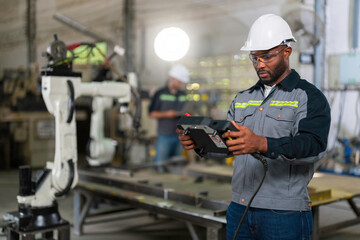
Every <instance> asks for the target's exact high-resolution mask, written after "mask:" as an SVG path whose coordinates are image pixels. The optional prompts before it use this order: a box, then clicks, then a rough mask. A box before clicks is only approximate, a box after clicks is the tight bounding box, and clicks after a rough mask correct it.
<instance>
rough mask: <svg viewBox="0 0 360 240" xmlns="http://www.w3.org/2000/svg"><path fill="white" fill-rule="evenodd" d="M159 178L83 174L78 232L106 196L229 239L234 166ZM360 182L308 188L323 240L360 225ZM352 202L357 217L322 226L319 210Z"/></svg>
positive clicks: (321, 179)
mask: <svg viewBox="0 0 360 240" xmlns="http://www.w3.org/2000/svg"><path fill="white" fill-rule="evenodd" d="M170 171H171V172H172V173H162V174H159V173H157V172H154V171H153V170H151V169H147V170H140V171H136V172H127V171H119V172H116V171H114V172H111V173H110V172H101V171H99V170H96V171H93V170H79V179H80V181H79V184H78V186H77V187H76V189H75V199H74V211H75V212H74V229H75V233H76V234H79V235H81V234H83V224H84V222H85V218H86V217H87V216H88V213H89V209H90V206H91V204H92V201H93V199H94V198H95V197H97V198H98V197H102V198H105V199H110V200H113V201H117V202H120V203H125V204H127V205H129V206H131V207H133V208H139V209H144V210H147V211H149V212H152V213H158V214H162V215H166V216H168V217H171V218H174V219H177V220H180V221H184V222H185V223H186V224H187V227H188V229H189V232H190V234H191V236H192V238H193V239H198V237H197V235H196V232H195V231H194V228H193V224H195V225H199V226H202V227H205V228H206V236H207V239H208V240H212V239H225V227H226V219H225V214H226V209H227V206H228V204H229V203H230V201H231V184H230V180H231V175H232V167H229V166H224V165H214V166H210V165H208V166H205V165H203V164H192V165H189V166H186V167H182V168H179V167H177V168H176V167H175V168H172V169H171V168H170ZM359 182H360V179H359V178H354V177H345V176H337V175H331V174H323V173H316V174H315V176H314V178H313V180H312V181H311V183H310V184H309V194H310V198H311V200H312V202H313V206H312V209H313V219H314V232H313V236H312V239H313V240H318V239H319V238H320V237H321V236H324V235H328V234H330V233H332V232H334V231H336V230H338V229H340V228H344V227H348V226H351V225H354V224H359V223H360V209H359V207H358V206H356V204H355V203H354V201H353V198H355V197H359V196H360V184H358V183H359ZM338 201H347V202H348V203H349V206H350V208H351V209H352V210H353V211H354V213H355V216H356V217H355V218H354V219H351V220H348V221H345V222H339V223H336V224H332V225H329V226H325V227H321V228H320V227H319V221H320V219H319V208H320V206H323V205H325V204H331V203H334V202H338Z"/></svg>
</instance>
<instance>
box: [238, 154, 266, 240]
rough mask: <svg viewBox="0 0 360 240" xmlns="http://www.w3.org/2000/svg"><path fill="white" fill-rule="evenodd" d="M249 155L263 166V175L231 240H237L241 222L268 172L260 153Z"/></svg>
mask: <svg viewBox="0 0 360 240" xmlns="http://www.w3.org/2000/svg"><path fill="white" fill-rule="evenodd" d="M251 155H252V156H253V157H254V158H256V159H257V160H259V161H260V162H261V163H262V164H263V166H264V175H263V177H262V179H261V182H260V184H259V186H258V187H257V189H256V191H255V192H254V194H253V195H252V197H251V199H250V201H249V204H248V205H247V207H246V209H245V212H244V215H243V216H242V218H241V220H240V222H239V225H238V227H237V229H236V232H235V235H234V238H233V240H236V238H237V236H238V234H239V231H240V228H241V225H242V224H243V222H244V219H245V216H246V214H247V212H248V211H249V208H250V205H251V203H252V201H253V200H254V198H255V196H256V194H257V193H258V191H259V190H260V188H261V186H262V184H263V182H264V179H265V176H266V172H267V170H268V164H267V161H266V159H265V157H264V156H262V155H261V154H260V153H253V154H251Z"/></svg>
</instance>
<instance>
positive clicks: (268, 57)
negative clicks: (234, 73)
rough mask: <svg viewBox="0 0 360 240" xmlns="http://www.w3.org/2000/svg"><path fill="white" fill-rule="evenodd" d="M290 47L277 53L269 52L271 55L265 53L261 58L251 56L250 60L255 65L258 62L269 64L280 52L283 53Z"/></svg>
mask: <svg viewBox="0 0 360 240" xmlns="http://www.w3.org/2000/svg"><path fill="white" fill-rule="evenodd" d="M287 47H288V46H286V47H284V48H282V49H280V50H277V51H276V52H272V53H271V52H269V53H265V54H262V55H260V56H256V55H254V54H251V53H250V54H249V58H250V60H251V61H252V62H253V64H255V63H258V62H262V63H268V62H270V61H271V60H272V59H273V58H274V57H275V56H276V55H278V54H279V53H280V52H282V51H283V50H284V49H285V48H287Z"/></svg>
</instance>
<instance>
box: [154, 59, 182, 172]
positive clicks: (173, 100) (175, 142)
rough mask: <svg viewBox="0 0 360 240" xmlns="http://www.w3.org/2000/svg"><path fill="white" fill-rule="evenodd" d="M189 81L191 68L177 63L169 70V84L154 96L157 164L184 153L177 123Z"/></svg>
mask: <svg viewBox="0 0 360 240" xmlns="http://www.w3.org/2000/svg"><path fill="white" fill-rule="evenodd" d="M188 82H189V70H188V69H187V68H186V67H185V66H184V65H182V64H176V65H174V66H173V67H172V68H171V69H170V71H169V80H168V82H167V85H166V86H164V87H163V88H161V89H159V90H158V91H156V92H155V94H154V96H153V98H152V101H151V104H150V107H149V116H150V118H155V119H157V142H156V155H155V163H156V164H161V163H164V162H166V161H168V160H169V159H170V158H171V157H174V156H179V155H181V154H182V151H183V150H182V147H181V144H180V141H179V139H178V135H177V133H176V125H177V122H178V121H179V118H180V116H181V115H182V112H183V109H184V107H185V104H186V93H185V91H183V88H184V85H185V84H186V83H188ZM158 170H159V171H160V172H162V171H164V168H163V167H159V168H158Z"/></svg>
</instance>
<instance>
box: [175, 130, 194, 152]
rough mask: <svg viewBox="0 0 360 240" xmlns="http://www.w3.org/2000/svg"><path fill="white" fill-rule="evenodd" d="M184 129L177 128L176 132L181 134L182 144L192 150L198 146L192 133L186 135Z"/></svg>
mask: <svg viewBox="0 0 360 240" xmlns="http://www.w3.org/2000/svg"><path fill="white" fill-rule="evenodd" d="M184 132H185V131H184V130H181V129H176V133H177V134H179V140H180V143H181V145H182V146H183V148H184V149H186V150H191V149H194V148H196V146H195V143H194V141H193V140H192V139H191V137H190V135H184Z"/></svg>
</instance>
